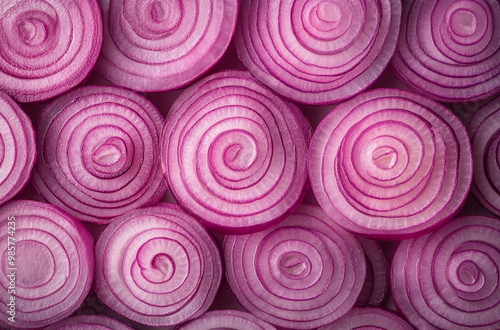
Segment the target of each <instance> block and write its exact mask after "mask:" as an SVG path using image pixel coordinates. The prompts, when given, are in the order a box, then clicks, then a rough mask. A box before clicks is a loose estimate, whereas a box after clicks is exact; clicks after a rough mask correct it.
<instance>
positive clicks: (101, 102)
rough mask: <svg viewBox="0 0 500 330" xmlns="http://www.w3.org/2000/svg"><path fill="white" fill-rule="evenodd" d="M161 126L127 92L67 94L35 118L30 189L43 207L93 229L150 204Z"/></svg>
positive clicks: (155, 192)
mask: <svg viewBox="0 0 500 330" xmlns="http://www.w3.org/2000/svg"><path fill="white" fill-rule="evenodd" d="M163 121H164V120H163V117H162V116H161V114H160V112H159V111H158V110H157V109H156V108H155V107H154V106H153V104H152V103H151V102H149V101H148V100H147V99H146V98H144V97H143V96H141V95H139V94H136V93H134V92H132V91H129V90H126V89H123V88H119V87H111V86H87V87H81V88H78V89H74V90H72V91H71V92H69V93H68V94H65V95H63V96H62V97H60V98H58V99H57V100H55V101H54V102H52V103H51V104H49V106H48V107H47V108H45V109H44V111H43V112H42V114H41V115H40V118H39V121H38V126H37V150H38V161H37V164H36V166H35V168H34V170H33V175H32V177H33V184H34V186H35V188H37V190H38V191H39V192H40V194H41V195H42V196H43V197H44V198H45V199H46V200H47V201H49V202H50V203H52V204H54V205H57V206H60V207H61V208H63V209H64V210H66V211H68V212H69V213H71V214H73V215H74V216H76V217H77V218H79V219H81V220H84V221H90V222H98V223H106V222H109V221H111V219H112V218H113V217H116V216H118V215H120V214H123V213H125V212H127V211H129V210H132V209H135V208H138V207H141V206H143V205H147V204H149V203H151V204H152V203H155V202H157V201H158V200H159V199H160V198H161V197H162V195H163V194H164V193H165V191H166V184H165V180H164V177H163V173H162V171H161V167H160V161H159V157H160V152H159V147H158V146H159V139H160V134H161V129H162V126H163Z"/></svg>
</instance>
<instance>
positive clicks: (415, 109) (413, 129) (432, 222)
mask: <svg viewBox="0 0 500 330" xmlns="http://www.w3.org/2000/svg"><path fill="white" fill-rule="evenodd" d="M309 175H310V180H311V186H312V188H313V192H314V195H315V196H316V198H317V200H318V202H319V204H320V206H321V207H322V208H323V209H324V210H325V211H326V213H327V214H328V215H329V216H330V217H331V218H332V219H334V220H335V221H336V222H337V223H339V224H341V225H342V226H343V227H345V228H347V229H349V230H351V231H354V232H357V233H359V234H364V235H369V236H372V237H380V238H391V239H392V238H401V237H405V236H410V235H416V234H418V233H421V232H422V231H425V230H430V228H433V227H435V226H437V225H438V224H440V223H442V222H443V221H445V220H447V219H449V218H451V217H452V216H453V215H455V214H456V213H457V212H458V211H459V210H460V208H461V207H462V205H463V204H464V202H465V199H466V197H467V195H468V192H469V189H470V185H471V181H472V155H471V147H470V143H469V138H468V135H467V131H466V130H465V128H464V126H463V125H462V123H461V122H460V120H459V119H458V118H457V117H456V116H455V115H454V114H453V113H452V112H451V111H450V110H448V109H447V108H445V107H444V106H442V105H440V104H438V103H437V102H434V101H432V100H431V99H428V98H426V97H424V96H420V95H418V94H415V93H412V92H407V91H402V90H396V89H376V90H372V91H369V92H364V93H362V94H360V95H358V96H356V97H355V98H353V99H351V100H349V101H347V102H345V103H342V104H341V105H339V106H338V107H336V108H335V109H334V110H333V111H332V112H331V113H330V114H329V115H327V116H326V117H325V118H324V119H323V120H322V121H321V123H320V124H319V126H318V128H317V129H316V131H315V133H314V136H313V139H312V142H311V148H310V153H309Z"/></svg>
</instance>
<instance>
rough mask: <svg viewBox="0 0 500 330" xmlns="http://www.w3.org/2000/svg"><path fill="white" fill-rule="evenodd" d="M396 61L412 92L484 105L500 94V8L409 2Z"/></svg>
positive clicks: (491, 3)
mask: <svg viewBox="0 0 500 330" xmlns="http://www.w3.org/2000/svg"><path fill="white" fill-rule="evenodd" d="M402 21H403V22H406V24H402V25H401V32H400V36H399V41H398V45H397V48H396V52H395V53H394V57H393V60H392V67H393V68H394V71H395V72H396V73H397V74H398V75H399V76H400V77H401V78H402V79H403V80H404V81H405V82H406V83H407V84H408V85H410V86H411V87H413V88H414V89H416V90H418V91H419V92H421V93H424V94H425V95H427V96H429V97H431V98H434V99H436V100H440V101H447V102H465V101H471V100H479V99H482V98H486V97H488V96H491V95H493V94H495V93H497V92H498V91H500V29H498V26H499V25H500V3H499V2H498V1H495V0H474V1H470V0H441V1H437V0H407V1H404V5H403V18H402Z"/></svg>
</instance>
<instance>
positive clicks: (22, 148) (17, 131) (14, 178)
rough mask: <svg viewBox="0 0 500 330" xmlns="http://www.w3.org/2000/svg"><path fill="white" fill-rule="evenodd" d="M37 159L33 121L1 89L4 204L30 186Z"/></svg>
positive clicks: (0, 191) (1, 199) (0, 187)
mask: <svg viewBox="0 0 500 330" xmlns="http://www.w3.org/2000/svg"><path fill="white" fill-rule="evenodd" d="M35 161H36V146H35V129H34V128H33V125H32V124H31V120H30V119H29V117H28V116H27V115H26V113H25V112H24V111H23V110H22V109H21V107H20V106H19V105H18V104H17V103H16V102H15V101H14V100H13V99H12V98H10V96H8V95H7V94H5V93H3V92H1V91H0V205H2V204H4V203H5V202H7V201H8V200H10V199H12V198H13V197H14V196H15V195H16V194H17V193H18V192H20V191H21V190H22V189H23V188H24V187H25V186H26V184H27V183H28V181H29V179H30V176H31V170H32V169H33V165H34V164H35Z"/></svg>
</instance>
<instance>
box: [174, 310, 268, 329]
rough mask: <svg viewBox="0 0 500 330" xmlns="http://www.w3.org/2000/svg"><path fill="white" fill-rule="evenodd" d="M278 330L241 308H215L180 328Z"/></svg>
mask: <svg viewBox="0 0 500 330" xmlns="http://www.w3.org/2000/svg"><path fill="white" fill-rule="evenodd" d="M212 329H213V330H218V329H238V330H276V328H275V327H274V326H273V325H271V324H269V323H267V322H264V321H262V320H261V319H259V318H257V317H255V316H254V315H253V314H250V313H247V312H242V311H239V310H230V309H227V310H213V311H209V312H206V313H205V314H203V315H202V316H200V317H199V318H197V319H196V320H193V321H191V322H188V323H186V324H184V325H183V326H181V327H180V328H179V330H212Z"/></svg>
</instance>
